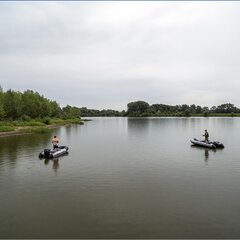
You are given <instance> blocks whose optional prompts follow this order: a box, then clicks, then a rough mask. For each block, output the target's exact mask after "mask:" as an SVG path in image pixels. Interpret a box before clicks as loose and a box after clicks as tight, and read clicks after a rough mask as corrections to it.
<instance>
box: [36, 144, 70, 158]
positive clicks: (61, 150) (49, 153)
mask: <svg viewBox="0 0 240 240" xmlns="http://www.w3.org/2000/svg"><path fill="white" fill-rule="evenodd" d="M67 153H68V147H66V146H59V147H58V148H54V149H44V150H43V151H42V152H40V153H39V158H56V157H59V156H62V155H65V154H67Z"/></svg>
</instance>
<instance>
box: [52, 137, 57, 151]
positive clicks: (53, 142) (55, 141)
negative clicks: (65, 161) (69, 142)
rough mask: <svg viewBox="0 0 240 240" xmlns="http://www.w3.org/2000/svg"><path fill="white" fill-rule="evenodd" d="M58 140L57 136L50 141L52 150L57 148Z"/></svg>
mask: <svg viewBox="0 0 240 240" xmlns="http://www.w3.org/2000/svg"><path fill="white" fill-rule="evenodd" d="M58 143H59V139H58V137H57V136H54V137H53V139H52V144H53V148H58Z"/></svg>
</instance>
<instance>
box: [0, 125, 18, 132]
mask: <svg viewBox="0 0 240 240" xmlns="http://www.w3.org/2000/svg"><path fill="white" fill-rule="evenodd" d="M14 130H15V128H14V127H12V126H1V125H0V132H11V131H14Z"/></svg>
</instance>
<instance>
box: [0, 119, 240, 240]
mask: <svg viewBox="0 0 240 240" xmlns="http://www.w3.org/2000/svg"><path fill="white" fill-rule="evenodd" d="M204 129H208V131H209V134H210V140H219V141H221V142H223V143H224V145H225V148H224V149H222V150H215V151H214V150H210V149H204V148H198V147H192V146H191V144H190V141H189V140H190V138H192V137H199V138H201V135H202V134H203V133H204ZM239 133H240V118H142V119H140V118H135V119H134V118H132V119H131V118H93V121H90V122H86V123H85V124H84V125H72V126H64V127H60V128H58V129H54V130H52V132H51V133H48V134H42V135H41V134H37V135H22V136H11V137H2V138H0V238H240V157H239V156H240V147H239V146H240V145H239ZM54 134H57V135H58V136H59V138H60V141H61V145H67V146H68V147H69V154H68V155H67V156H62V157H59V158H58V159H55V160H49V161H47V160H44V159H43V160H40V159H39V158H38V154H39V152H41V151H42V150H43V149H44V148H49V147H51V139H52V137H53V135H54Z"/></svg>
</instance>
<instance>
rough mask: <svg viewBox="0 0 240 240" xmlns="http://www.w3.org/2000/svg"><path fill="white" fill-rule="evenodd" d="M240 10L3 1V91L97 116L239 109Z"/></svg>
mask: <svg viewBox="0 0 240 240" xmlns="http://www.w3.org/2000/svg"><path fill="white" fill-rule="evenodd" d="M239 24H240V2H206V1H205V2H199V1H196V2H168V1H167V2H163V1H159V2H156V1H154V2H142V1H139V2H127V1H124V2H119V1H117V2H81V1H79V2H67V1H66V2H48V1H47V2H45V1H43V2H28V1H22V2H7V1H6V2H0V85H1V86H2V88H3V89H4V90H5V91H6V90H8V89H10V88H11V89H13V90H15V91H24V90H26V89H31V90H34V91H37V92H39V93H40V94H43V95H44V96H45V97H47V98H49V99H51V100H56V101H57V102H58V103H60V105H61V106H65V105H67V104H69V105H72V106H78V107H83V106H85V107H88V108H95V109H103V108H105V109H107V108H111V109H117V110H123V109H126V108H127V103H129V102H131V101H136V100H143V101H146V102H148V103H149V104H153V103H164V104H171V105H177V104H184V103H186V104H192V103H195V104H198V105H201V106H209V107H211V106H213V105H219V104H222V103H226V102H231V103H233V104H235V105H236V106H238V107H240V26H239Z"/></svg>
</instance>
